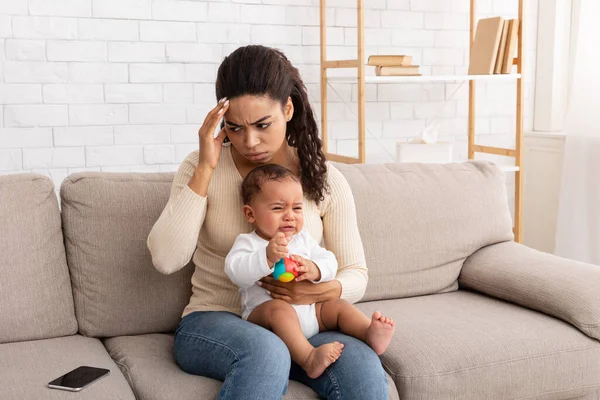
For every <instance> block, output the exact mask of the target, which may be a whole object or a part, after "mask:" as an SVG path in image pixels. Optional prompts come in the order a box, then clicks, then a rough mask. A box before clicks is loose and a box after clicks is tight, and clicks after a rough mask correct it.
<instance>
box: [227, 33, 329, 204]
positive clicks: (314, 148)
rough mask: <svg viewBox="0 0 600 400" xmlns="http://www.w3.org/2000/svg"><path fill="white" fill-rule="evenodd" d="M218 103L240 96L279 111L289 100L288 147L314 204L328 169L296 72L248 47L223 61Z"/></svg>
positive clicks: (269, 52) (276, 55) (266, 50)
mask: <svg viewBox="0 0 600 400" xmlns="http://www.w3.org/2000/svg"><path fill="white" fill-rule="evenodd" d="M216 95H217V99H222V98H223V97H227V98H228V99H233V98H235V97H238V96H243V95H253V96H265V95H266V96H269V97H270V98H271V99H273V100H275V101H278V102H279V103H280V104H281V107H282V110H283V109H284V107H285V104H286V103H287V100H288V97H291V99H292V103H293V105H294V115H293V116H292V119H291V120H290V121H289V122H288V123H287V133H286V140H287V143H288V144H289V145H290V146H292V147H295V148H296V149H297V151H298V158H299V159H300V170H301V171H302V172H301V176H300V180H301V183H302V188H303V189H304V193H305V194H306V196H307V197H308V198H309V199H311V200H313V201H315V202H316V203H317V204H318V203H320V202H321V201H323V199H324V193H325V192H327V190H328V187H327V165H326V159H325V154H323V149H322V142H321V139H320V138H319V128H318V126H317V121H316V120H315V117H314V113H313V110H312V108H311V106H310V103H309V101H308V95H307V92H306V87H305V86H304V83H303V82H302V78H301V77H300V73H299V72H298V69H297V68H296V67H294V66H293V65H292V64H291V63H290V61H289V60H288V59H287V57H286V56H285V55H284V54H283V53H282V52H281V51H279V50H277V49H274V48H270V47H265V46H260V45H249V46H244V47H240V48H238V49H236V50H235V51H234V52H233V53H231V54H230V55H229V56H227V57H225V59H224V60H223V62H222V63H221V65H220V66H219V71H218V73H217V82H216Z"/></svg>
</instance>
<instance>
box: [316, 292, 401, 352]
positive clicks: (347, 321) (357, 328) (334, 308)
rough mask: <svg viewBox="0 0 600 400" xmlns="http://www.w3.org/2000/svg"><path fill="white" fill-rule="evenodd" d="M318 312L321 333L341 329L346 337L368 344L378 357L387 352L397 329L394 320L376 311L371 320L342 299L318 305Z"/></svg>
mask: <svg viewBox="0 0 600 400" xmlns="http://www.w3.org/2000/svg"><path fill="white" fill-rule="evenodd" d="M316 311H317V321H319V331H321V332H322V331H326V330H335V329H339V330H340V331H342V332H343V333H345V334H346V335H350V336H353V337H355V338H357V339H360V340H362V341H363V342H366V343H367V344H368V345H369V346H371V348H372V349H373V350H375V352H376V353H377V354H378V355H381V354H383V352H385V350H386V349H387V347H388V345H389V344H390V341H391V340H392V335H393V334H394V330H395V329H396V328H395V323H394V320H393V319H391V318H386V317H384V316H382V315H381V313H380V312H379V311H375V312H374V313H373V315H372V316H371V319H369V317H367V316H366V315H365V314H363V312H362V311H360V310H359V309H358V308H356V307H355V306H353V305H352V304H350V303H348V302H347V301H346V300H342V299H337V300H329V301H326V302H323V303H317V305H316Z"/></svg>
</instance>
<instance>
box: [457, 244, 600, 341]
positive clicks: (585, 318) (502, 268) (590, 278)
mask: <svg viewBox="0 0 600 400" xmlns="http://www.w3.org/2000/svg"><path fill="white" fill-rule="evenodd" d="M458 282H459V285H460V286H461V287H463V288H466V289H471V290H475V291H477V292H481V293H484V294H487V295H489V296H492V297H496V298H498V299H502V300H506V301H510V302H512V303H515V304H518V305H521V306H523V307H527V308H531V309H534V310H536V311H540V312H543V313H544V314H547V315H551V316H554V317H557V318H560V319H562V320H563V321H565V322H568V323H570V324H571V325H573V326H575V327H576V328H578V329H579V330H580V331H582V332H583V333H585V334H586V335H588V336H589V337H592V338H595V339H597V340H600V266H597V265H592V264H585V263H582V262H577V261H572V260H568V259H565V258H561V257H557V256H554V255H552V254H548V253H543V252H540V251H537V250H534V249H531V248H529V247H526V246H523V245H521V244H518V243H515V242H503V243H498V244H495V245H492V246H488V247H484V248H483V249H480V250H478V251H476V252H475V253H474V254H473V255H471V256H470V257H468V258H467V259H466V261H465V263H464V265H463V268H462V271H461V273H460V276H459V279H458Z"/></svg>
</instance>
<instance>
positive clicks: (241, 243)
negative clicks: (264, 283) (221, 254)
mask: <svg viewBox="0 0 600 400" xmlns="http://www.w3.org/2000/svg"><path fill="white" fill-rule="evenodd" d="M272 272H273V269H272V268H269V264H268V262H267V250H266V247H264V246H262V245H260V244H259V243H258V242H257V241H256V240H253V239H252V237H251V236H250V235H246V234H242V235H239V236H238V237H237V239H236V240H235V243H234V244H233V247H232V248H231V251H230V252H229V254H227V257H225V273H226V274H227V276H228V277H229V279H231V281H232V282H233V283H235V284H236V285H237V286H239V287H240V288H245V287H250V286H252V285H254V284H255V283H256V282H257V281H258V280H260V279H261V278H264V277H265V276H267V275H269V274H271V273H272Z"/></svg>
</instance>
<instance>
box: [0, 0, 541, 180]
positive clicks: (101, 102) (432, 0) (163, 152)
mask: <svg viewBox="0 0 600 400" xmlns="http://www.w3.org/2000/svg"><path fill="white" fill-rule="evenodd" d="M318 3H319V1H318V0H206V1H203V0H53V1H47V0H0V173H2V174H6V173H18V172H37V173H44V174H46V175H48V176H50V177H52V179H54V180H55V183H56V185H57V187H58V185H60V183H61V181H62V179H64V177H66V176H67V175H68V174H70V173H72V172H75V171H82V170H95V171H99V170H101V171H168V170H173V169H176V168H177V165H178V164H179V163H180V162H181V160H182V159H183V158H184V157H185V156H186V155H187V154H188V153H189V152H190V151H191V150H193V149H194V148H196V146H197V130H198V128H199V125H200V123H201V122H202V121H203V120H204V117H205V116H206V112H207V111H208V110H209V109H210V107H211V106H212V105H213V104H214V103H215V99H214V96H215V93H214V80H215V76H216V71H217V67H218V64H219V62H220V61H221V60H222V58H223V57H224V56H225V55H227V54H229V53H230V52H231V51H233V50H234V49H235V48H237V47H238V46H241V45H244V44H248V43H260V44H265V45H271V46H275V47H278V48H280V49H282V50H283V51H284V52H285V53H286V54H287V55H288V57H289V58H290V59H291V60H292V62H293V63H294V64H295V65H296V66H297V67H298V68H299V69H300V71H301V73H302V76H303V77H304V80H305V83H306V85H307V87H308V89H309V94H310V98H311V100H312V102H313V105H314V107H315V112H316V115H317V116H320V113H321V110H320V95H319V91H320V87H319V28H318V24H319V9H318ZM526 4H527V10H526V11H527V15H528V27H527V29H526V36H527V43H526V52H527V53H526V55H527V60H526V61H527V66H526V74H527V81H526V88H527V90H526V99H525V121H526V128H531V125H532V123H531V121H532V112H533V95H532V94H533V90H532V89H533V84H534V82H535V77H534V71H535V59H534V57H535V37H536V34H535V33H536V26H537V22H536V21H537V6H538V1H537V0H534V1H528V2H526ZM365 7H366V12H365V26H366V30H365V41H366V54H365V58H366V57H368V55H369V54H377V53H379V54H383V53H389V52H394V53H407V54H412V55H413V58H414V62H415V63H416V64H420V65H421V68H422V72H423V73H426V74H464V73H465V72H466V69H467V62H468V37H469V36H468V35H469V34H468V29H469V25H468V23H469V15H468V7H469V2H468V1H467V0H418V1H417V0H368V1H365ZM516 7H517V2H516V1H514V2H506V1H504V0H480V1H479V13H480V16H488V15H495V14H498V15H502V16H504V17H514V16H516V13H517V9H516ZM327 22H328V45H329V46H328V57H329V58H330V59H335V58H352V57H354V56H355V54H356V48H355V45H356V10H355V8H354V2H353V1H351V0H328V10H327ZM366 70H367V73H369V74H372V73H373V71H372V68H370V67H367V69H366ZM335 72H337V73H342V74H344V73H348V72H349V71H335ZM458 87H459V85H458V84H454V83H439V84H424V85H420V84H404V85H367V87H366V99H367V104H366V110H367V129H368V132H367V157H368V162H389V161H392V158H393V156H394V154H393V153H394V148H395V143H396V142H397V141H406V140H409V139H410V138H412V137H414V136H415V135H417V134H419V133H420V132H421V131H422V130H423V129H424V128H425V127H426V126H427V125H428V124H429V123H431V122H432V121H434V118H436V117H437V118H438V120H439V122H440V131H439V132H440V138H441V139H443V140H452V141H453V142H454V143H455V156H456V159H457V160H459V159H460V160H462V159H464V158H465V157H466V134H467V132H466V131H467V124H466V116H467V99H468V97H467V94H468V92H467V90H468V85H467V84H464V85H463V86H462V87H460V90H459V91H458V92H457V93H456V94H455V96H454V97H453V98H451V99H449V97H450V95H451V93H452V92H454V91H455V90H456V89H457V88H458ZM328 93H329V101H330V103H329V115H330V126H329V131H330V134H331V137H330V148H331V149H333V150H337V151H338V152H340V153H342V154H346V155H354V154H356V143H357V141H356V134H357V127H356V101H357V86H356V85H355V84H354V85H349V84H348V85H342V84H335V85H332V87H331V88H329V89H328ZM514 93H515V84H514V83H504V84H500V83H496V84H491V83H490V84H485V83H478V92H477V110H478V114H477V131H478V134H479V135H480V139H481V140H480V142H481V143H482V144H490V145H506V146H511V145H512V142H513V137H512V135H513V134H514V130H515V128H514V104H515V103H514V102H515V99H514ZM442 109H443V110H442ZM511 178H512V176H510V175H509V180H510V179H511Z"/></svg>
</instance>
